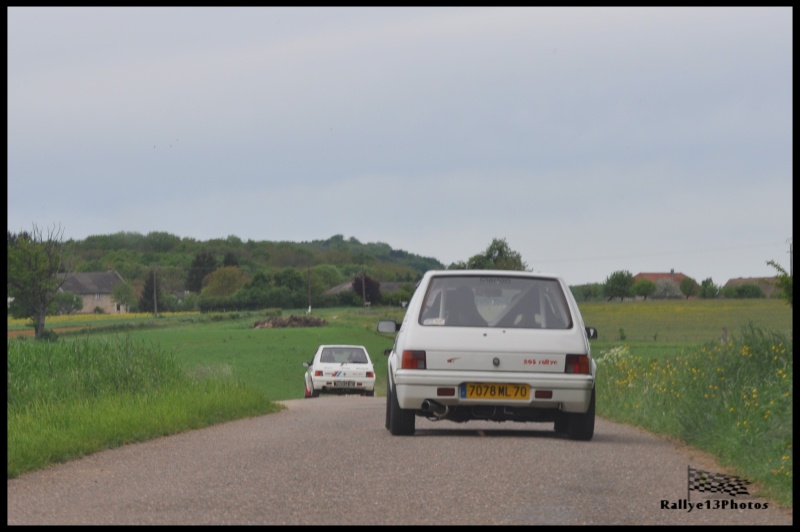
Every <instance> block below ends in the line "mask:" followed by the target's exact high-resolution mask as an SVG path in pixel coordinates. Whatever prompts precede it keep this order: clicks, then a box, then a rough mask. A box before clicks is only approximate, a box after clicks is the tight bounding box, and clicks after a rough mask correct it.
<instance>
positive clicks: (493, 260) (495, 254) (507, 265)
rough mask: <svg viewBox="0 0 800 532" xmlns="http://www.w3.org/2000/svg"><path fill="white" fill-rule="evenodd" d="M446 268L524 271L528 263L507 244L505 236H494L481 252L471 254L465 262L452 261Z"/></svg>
mask: <svg viewBox="0 0 800 532" xmlns="http://www.w3.org/2000/svg"><path fill="white" fill-rule="evenodd" d="M447 268H448V269H449V270H517V271H525V270H527V269H528V265H527V264H525V263H524V262H523V261H522V256H521V255H520V254H519V253H518V252H516V251H514V250H512V249H511V248H510V247H509V246H508V243H507V242H506V239H505V238H495V239H492V243H491V244H489V247H487V248H486V251H484V252H483V253H478V254H477V255H473V256H472V257H470V258H469V260H468V261H467V262H466V263H465V262H463V261H458V262H454V263H452V264H450V266H448V267H447Z"/></svg>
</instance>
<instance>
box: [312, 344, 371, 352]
mask: <svg viewBox="0 0 800 532" xmlns="http://www.w3.org/2000/svg"><path fill="white" fill-rule="evenodd" d="M324 347H354V348H356V349H363V350H364V351H366V350H367V348H366V347H364V346H363V345H355V344H321V345H320V346H319V347H318V348H317V349H319V348H324Z"/></svg>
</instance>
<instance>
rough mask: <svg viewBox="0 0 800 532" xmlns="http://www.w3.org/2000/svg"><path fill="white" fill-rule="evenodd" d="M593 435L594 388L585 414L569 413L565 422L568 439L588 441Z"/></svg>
mask: <svg viewBox="0 0 800 532" xmlns="http://www.w3.org/2000/svg"><path fill="white" fill-rule="evenodd" d="M592 436H594V388H593V389H592V399H591V401H589V410H587V411H586V413H585V414H570V415H569V422H568V424H567V437H568V438H569V439H570V440H581V441H589V440H591V439H592Z"/></svg>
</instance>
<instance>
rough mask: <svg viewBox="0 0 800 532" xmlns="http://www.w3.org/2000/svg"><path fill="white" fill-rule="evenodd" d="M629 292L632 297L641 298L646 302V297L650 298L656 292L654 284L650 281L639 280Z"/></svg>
mask: <svg viewBox="0 0 800 532" xmlns="http://www.w3.org/2000/svg"><path fill="white" fill-rule="evenodd" d="M631 290H632V291H633V294H634V295H636V296H641V297H643V298H644V299H645V300H647V298H648V296H652V295H653V293H654V292H655V291H656V283H654V282H653V281H651V280H650V279H639V280H638V281H636V282H634V283H633V286H632V287H631Z"/></svg>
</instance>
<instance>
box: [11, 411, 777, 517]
mask: <svg viewBox="0 0 800 532" xmlns="http://www.w3.org/2000/svg"><path fill="white" fill-rule="evenodd" d="M285 404H286V405H287V406H288V408H287V409H286V410H284V411H282V412H279V413H276V414H271V415H267V416H262V417H257V418H252V419H246V420H240V421H235V422H231V423H226V424H223V425H218V426H215V427H211V428H208V429H202V430H196V431H191V432H187V433H183V434H178V435H175V436H169V437H165V438H160V439H158V440H154V441H150V442H145V443H140V444H134V445H127V446H125V447H121V448H119V449H113V450H109V451H104V452H101V453H97V454H95V455H92V456H89V457H86V458H84V459H80V460H75V461H73V462H69V463H66V464H60V465H57V466H54V467H51V468H49V469H47V470H45V471H39V472H34V473H30V474H27V475H23V476H22V477H19V478H16V479H13V480H9V481H8V524H9V525H790V524H792V513H791V511H789V510H786V509H781V508H779V507H778V506H777V505H776V504H775V503H773V502H771V501H767V500H764V499H761V498H759V497H758V496H757V495H758V494H757V493H754V492H753V490H752V489H751V495H739V496H736V497H735V498H732V497H730V496H728V495H719V494H703V493H698V492H695V491H692V492H689V491H688V483H687V468H688V466H689V465H691V466H692V467H695V468H700V469H705V470H710V471H712V472H719V473H724V472H726V471H725V470H724V469H723V468H720V467H719V466H717V465H716V463H714V461H713V460H711V459H710V458H709V457H707V456H705V455H702V454H700V453H698V452H695V451H692V450H688V449H685V448H682V447H680V446H678V445H675V444H673V443H671V442H669V441H667V440H664V439H662V438H658V437H655V436H653V435H650V434H648V433H646V432H644V431H641V430H638V429H635V428H632V427H629V426H626V425H620V424H617V423H612V422H608V421H605V420H602V419H599V418H598V422H597V427H596V430H595V436H594V439H593V440H592V441H590V442H574V441H570V440H567V439H565V438H563V437H561V436H557V435H556V434H555V432H553V430H552V424H537V423H528V424H522V423H514V424H511V423H492V422H472V421H471V422H468V423H463V424H456V423H451V422H446V421H442V422H430V421H427V420H423V419H420V418H418V419H417V433H416V434H415V435H414V436H410V437H400V436H392V435H390V434H389V432H388V431H387V430H386V429H385V428H384V415H385V400H384V398H382V397H327V396H323V397H320V398H317V399H300V400H292V401H286V402H285ZM689 494H690V495H691V496H690V497H688V495H689ZM664 501H666V504H667V508H662V506H663V504H664ZM687 502H691V503H692V504H693V505H694V504H697V503H700V505H701V507H702V508H700V509H698V508H696V507H695V508H693V509H692V511H689V510H688V508H687V505H686V503H687ZM732 502H735V503H736V505H737V506H738V507H739V508H736V509H734V508H731V503H732ZM671 506H672V507H674V508H673V509H670V508H669V507H671ZM764 506H767V508H764ZM757 507H760V508H757Z"/></svg>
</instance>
